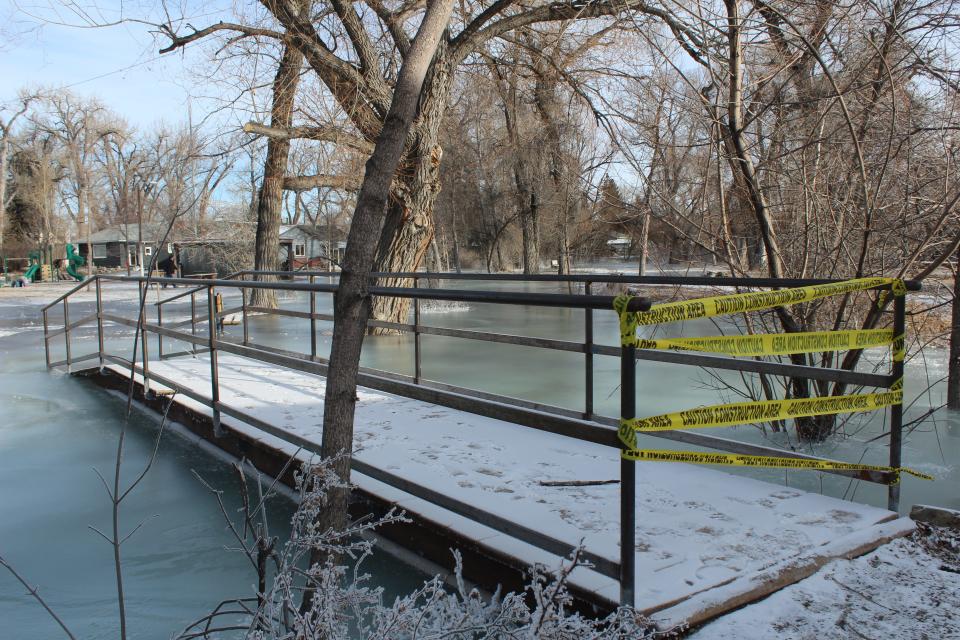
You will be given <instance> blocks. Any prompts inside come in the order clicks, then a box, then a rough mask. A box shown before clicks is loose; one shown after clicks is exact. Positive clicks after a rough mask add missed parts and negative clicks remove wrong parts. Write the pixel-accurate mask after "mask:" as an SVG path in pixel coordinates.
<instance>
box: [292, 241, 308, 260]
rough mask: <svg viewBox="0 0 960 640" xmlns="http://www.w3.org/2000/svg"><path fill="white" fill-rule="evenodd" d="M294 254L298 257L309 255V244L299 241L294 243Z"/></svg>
mask: <svg viewBox="0 0 960 640" xmlns="http://www.w3.org/2000/svg"><path fill="white" fill-rule="evenodd" d="M293 255H294V256H295V257H297V258H302V257H304V256H306V255H307V245H305V244H302V243H299V244H295V245H293Z"/></svg>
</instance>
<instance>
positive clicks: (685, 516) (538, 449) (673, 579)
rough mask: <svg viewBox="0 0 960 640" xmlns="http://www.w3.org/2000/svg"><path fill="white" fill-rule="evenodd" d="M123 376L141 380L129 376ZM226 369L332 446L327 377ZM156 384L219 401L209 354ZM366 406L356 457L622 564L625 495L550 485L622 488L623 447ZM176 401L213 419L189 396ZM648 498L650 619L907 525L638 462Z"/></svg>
mask: <svg viewBox="0 0 960 640" xmlns="http://www.w3.org/2000/svg"><path fill="white" fill-rule="evenodd" d="M110 368H111V369H113V370H114V371H116V372H117V373H119V374H122V375H128V374H129V372H128V371H126V370H124V368H123V367H121V366H118V365H110ZM219 372H220V373H219V379H220V398H221V401H222V402H223V403H224V404H226V405H229V406H232V407H234V408H236V409H239V410H241V411H244V412H246V413H248V414H250V415H252V416H255V417H256V418H258V419H259V420H262V421H264V422H266V423H268V424H270V425H273V426H275V427H277V428H280V429H283V430H285V431H288V432H290V433H292V434H296V435H297V436H300V437H302V438H307V439H309V440H311V441H315V442H316V443H317V446H319V442H320V437H321V431H322V423H323V395H324V387H325V384H324V383H325V380H324V379H323V378H322V377H318V376H313V375H310V374H305V373H300V372H297V371H292V370H289V369H284V368H281V367H277V366H273V365H269V364H265V363H261V362H256V361H251V360H247V359H243V358H239V357H236V356H230V355H227V354H220V357H219ZM151 373H155V374H160V375H162V376H164V377H167V378H169V379H171V380H176V381H178V382H179V383H180V384H183V385H186V386H188V387H189V388H191V389H193V390H194V391H196V392H197V393H200V394H203V395H204V396H205V397H209V393H210V382H209V375H210V368H209V360H208V359H206V358H205V357H202V356H199V357H196V358H193V357H180V358H174V359H171V360H165V361H162V362H152V363H151ZM138 378H139V376H138ZM151 385H152V387H153V388H154V389H157V388H158V386H159V385H157V384H156V383H155V382H151ZM160 388H162V386H161V387H160ZM359 399H360V401H359V403H358V405H357V414H356V433H355V438H354V443H355V447H356V450H355V456H356V457H357V459H359V460H362V461H363V462H365V463H368V464H370V465H374V466H376V467H378V468H381V469H385V470H388V471H390V472H391V473H394V474H396V475H398V476H401V477H403V478H405V479H407V480H410V481H413V482H416V483H419V484H422V485H424V486H427V487H430V488H431V489H434V490H436V491H439V492H441V493H443V494H444V495H448V496H451V497H454V498H456V499H458V500H460V501H463V502H466V503H469V504H473V505H477V506H479V507H481V508H483V509H484V510H486V511H489V512H492V513H494V514H497V515H500V516H502V517H505V518H508V519H510V520H511V521H514V522H517V523H519V524H521V525H524V526H526V527H529V528H533V529H536V530H538V531H544V532H548V533H549V534H550V535H552V536H554V537H556V538H559V539H561V540H563V541H566V542H569V543H571V544H577V543H578V541H579V540H581V539H583V541H584V544H585V545H586V548H587V549H588V550H589V551H591V552H593V553H595V554H597V555H599V556H602V557H605V558H609V559H610V560H611V561H613V562H617V561H618V559H619V543H618V539H619V526H618V495H619V493H618V492H619V488H618V486H617V485H615V484H614V485H605V486H578V487H549V486H543V485H542V484H541V482H542V481H571V480H615V479H618V476H619V472H618V469H619V467H618V454H617V451H616V450H614V449H612V448H608V447H604V446H601V445H595V444H590V443H585V442H578V441H575V440H572V439H569V438H566V437H563V436H559V435H554V434H551V433H546V432H542V431H538V430H535V429H530V428H525V427H521V426H518V425H515V424H511V423H508V422H503V421H500V420H495V419H491V418H485V417H481V416H477V415H474V414H470V413H466V412H463V411H457V410H454V409H449V408H445V407H438V406H435V405H431V404H427V403H424V402H420V401H416V400H411V399H409V398H404V397H400V396H395V395H391V394H388V393H383V392H379V391H372V390H368V389H361V390H360V391H359ZM176 400H177V402H179V403H182V404H184V405H185V406H187V407H189V408H190V409H192V410H194V411H196V412H198V413H201V414H206V415H209V414H210V409H209V408H207V407H205V406H203V405H202V404H201V403H199V402H197V401H195V400H192V399H190V398H188V397H185V396H184V395H182V394H180V395H178V396H177V399H176ZM223 423H224V424H225V425H227V426H229V428H231V429H232V430H235V431H238V432H243V433H246V434H249V435H251V436H252V437H255V438H256V439H257V440H259V441H261V442H262V443H263V444H264V446H266V447H270V448H273V449H275V450H280V451H289V452H291V453H292V452H293V451H294V450H295V447H294V446H293V445H291V444H289V443H287V442H284V441H283V440H282V439H280V438H277V437H275V436H272V435H269V434H266V433H264V432H262V431H259V430H257V429H256V428H254V427H252V426H250V425H247V424H244V423H242V422H240V421H238V420H234V419H232V418H230V417H228V416H223ZM353 481H354V483H355V484H356V485H357V486H359V487H360V488H362V489H364V490H365V491H368V492H370V493H372V494H374V495H377V496H379V497H381V498H383V499H386V500H388V501H392V502H396V503H397V504H399V505H400V506H402V507H403V508H404V509H406V510H407V511H408V512H410V513H412V514H415V515H416V516H419V517H420V518H424V519H426V520H429V521H432V522H435V523H437V524H439V525H443V526H446V527H448V528H450V529H453V530H455V531H457V532H458V533H459V534H461V535H463V536H465V537H467V538H471V539H473V540H476V541H478V542H479V543H480V544H481V545H484V546H486V547H489V548H492V549H496V550H497V551H499V552H501V553H507V554H509V555H511V556H513V557H515V558H517V559H518V560H520V561H521V562H524V563H532V562H537V561H540V562H546V563H548V564H550V565H556V564H557V562H558V559H557V558H555V557H552V556H551V555H550V554H548V553H546V552H544V551H541V550H539V549H536V548H534V547H532V546H530V545H528V544H526V543H524V542H521V541H519V540H516V539H513V538H511V537H510V536H508V535H506V534H504V533H502V532H500V531H497V530H494V529H491V528H488V527H486V526H483V525H480V524H478V523H476V522H473V521H471V520H468V519H466V518H463V517H461V516H458V515H456V514H453V513H450V512H448V511H445V510H444V509H442V508H439V507H437V506H435V505H433V504H431V503H428V502H426V501H424V500H421V499H419V498H415V497H412V496H410V495H409V494H405V493H403V492H401V491H398V490H397V489H394V488H392V487H390V486H387V485H385V484H383V483H381V482H378V481H376V480H373V479H371V478H368V477H366V476H364V475H361V474H359V473H356V472H354V474H353ZM637 496H638V497H637V523H638V524H637V531H636V554H637V556H636V557H637V561H636V565H637V581H636V584H637V595H636V605H637V606H638V607H639V608H640V609H643V610H647V611H653V610H659V609H663V608H665V607H668V606H671V605H672V604H675V603H678V602H682V601H684V600H687V602H686V604H685V606H688V607H689V605H690V602H691V600H690V598H691V597H692V596H696V597H698V598H702V597H704V596H705V595H707V594H709V593H710V592H717V591H718V590H717V587H720V586H722V585H727V587H726V591H730V590H731V587H733V586H735V585H737V584H739V583H743V582H750V580H751V576H761V575H769V574H773V575H774V577H776V576H777V575H778V573H783V572H778V571H777V567H778V566H783V567H789V566H790V565H791V563H792V562H793V563H795V561H796V559H797V558H798V557H801V556H803V555H804V554H807V555H810V556H815V555H817V554H818V553H822V551H823V550H826V549H833V550H838V549H839V551H836V553H844V551H843V549H844V545H843V544H842V540H843V539H845V538H849V539H850V540H853V541H855V543H856V544H858V545H860V546H864V541H866V542H867V543H869V542H870V541H871V540H876V542H877V544H879V543H880V541H881V538H882V537H883V536H884V535H885V533H884V530H885V529H889V525H888V526H886V527H880V526H877V525H878V524H879V523H881V522H886V521H889V520H891V519H892V518H893V517H895V516H894V514H893V513H891V512H889V511H886V510H883V509H878V508H874V507H870V506H865V505H862V504H857V503H852V502H846V501H842V500H838V499H834V498H829V497H824V496H820V495H816V494H813V493H807V492H804V491H800V490H797V489H793V488H788V487H784V486H777V485H773V484H769V483H765V482H760V481H756V480H752V479H748V478H743V477H739V476H733V475H730V474H726V473H723V472H720V471H717V470H715V469H711V468H706V467H698V466H694V465H683V464H646V465H644V464H640V465H638V467H637ZM874 531H876V534H875V535H874V533H872V532H874ZM887 533H889V532H887ZM838 541H841V542H840V543H839V544H838ZM867 546H869V544H867ZM874 546H876V545H874ZM785 570H786V569H785ZM802 577H803V575H800V576H798V577H797V578H796V579H800V578H802ZM572 578H573V581H574V583H575V584H576V585H577V586H579V587H581V588H583V589H587V590H589V591H592V592H594V593H596V594H598V595H599V596H600V597H601V598H604V599H607V600H610V601H613V602H615V601H616V600H617V599H618V590H619V587H618V584H617V583H616V582H615V581H614V580H611V579H610V578H607V577H604V576H602V575H600V574H598V573H596V572H593V571H590V570H587V569H578V570H577V571H575V572H574V574H573V577H572ZM780 586H783V585H780ZM734 591H735V589H734ZM697 594H699V595H697ZM694 600H696V598H694ZM731 606H733V605H731Z"/></svg>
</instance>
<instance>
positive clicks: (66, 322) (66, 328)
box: [63, 296, 72, 373]
mask: <svg viewBox="0 0 960 640" xmlns="http://www.w3.org/2000/svg"><path fill="white" fill-rule="evenodd" d="M68 299H69V296H67V297H66V298H64V299H63V342H64V344H65V345H66V347H67V373H70V361H71V360H72V357H71V355H70V305H69V304H68V303H67V300H68Z"/></svg>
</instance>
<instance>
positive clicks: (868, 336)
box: [628, 327, 903, 356]
mask: <svg viewBox="0 0 960 640" xmlns="http://www.w3.org/2000/svg"><path fill="white" fill-rule="evenodd" d="M628 330H629V327H628ZM889 344H894V345H895V346H896V344H897V343H896V342H894V339H893V330H892V329H852V330H847V331H811V332H807V333H780V334H772V333H761V334H756V335H742V336H709V337H700V338H656V339H646V338H636V339H635V343H634V346H636V347H637V348H638V349H663V350H671V351H707V352H710V353H723V354H726V355H730V356H777V355H788V354H791V353H815V352H819V351H846V350H849V349H867V348H870V347H882V346H886V345H889ZM899 344H900V345H902V344H903V337H902V336H901V338H900V343H899ZM896 353H897V352H896V350H895V351H894V355H896Z"/></svg>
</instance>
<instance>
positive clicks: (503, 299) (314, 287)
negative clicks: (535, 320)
mask: <svg viewBox="0 0 960 640" xmlns="http://www.w3.org/2000/svg"><path fill="white" fill-rule="evenodd" d="M100 277H101V278H102V279H104V280H113V281H117V282H145V281H146V280H147V278H146V277H145V276H113V275H103V276H100ZM150 282H155V283H158V284H163V283H167V284H185V285H194V286H199V287H200V289H199V290H201V291H202V290H204V289H209V288H211V287H222V288H234V289H273V290H277V291H307V292H310V291H315V292H324V293H335V292H336V291H337V290H338V289H339V285H336V284H327V283H322V282H314V283H297V282H258V281H242V282H240V281H237V280H203V281H200V280H196V279H190V278H150ZM201 282H202V283H203V284H202V286H200V283H201ZM367 292H368V293H369V294H371V295H375V296H395V297H399V298H414V299H430V300H447V301H454V302H490V303H500V304H523V305H531V306H539V307H567V308H574V309H612V308H613V300H614V296H593V295H572V294H561V293H520V292H513V291H473V290H463V291H445V290H440V289H425V288H410V287H368V288H367ZM187 293H189V292H187ZM168 300H169V299H168ZM650 306H651V302H650V300H648V299H647V298H642V297H636V298H632V299H631V301H630V307H629V309H628V310H629V311H647V310H648V309H649V308H650Z"/></svg>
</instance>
